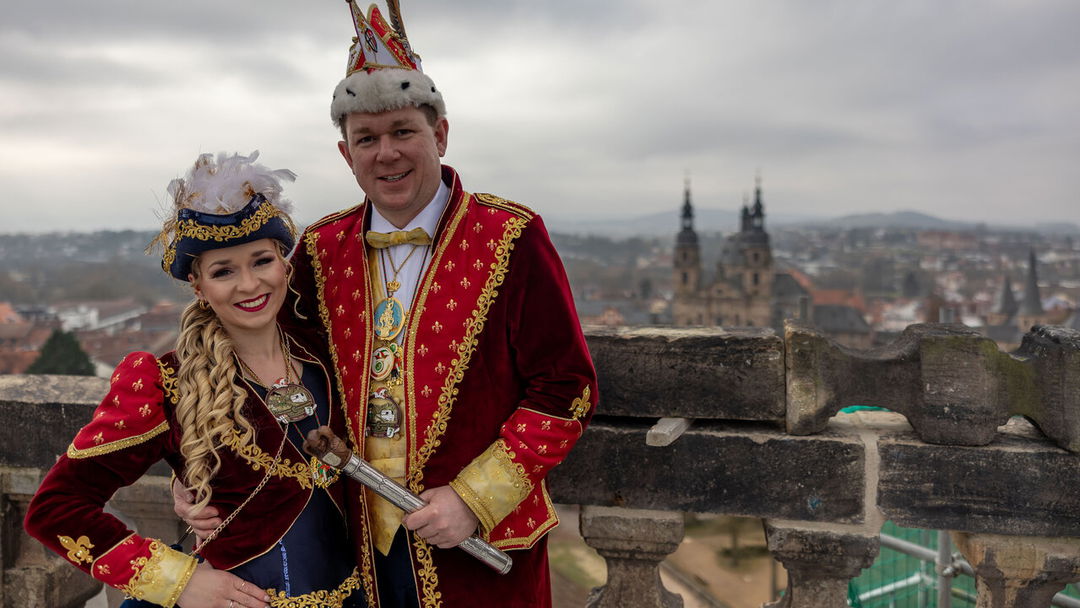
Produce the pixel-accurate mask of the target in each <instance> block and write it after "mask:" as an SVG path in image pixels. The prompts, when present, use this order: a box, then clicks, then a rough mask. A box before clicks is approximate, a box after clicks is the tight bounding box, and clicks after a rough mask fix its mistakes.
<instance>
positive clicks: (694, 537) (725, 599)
mask: <svg viewBox="0 0 1080 608" xmlns="http://www.w3.org/2000/svg"><path fill="white" fill-rule="evenodd" d="M559 519H560V520H562V523H561V525H560V526H559V527H558V528H556V529H555V530H554V531H553V532H552V534H551V536H550V540H549V545H548V551H549V554H550V558H551V583H552V599H553V603H554V606H555V608H581V607H583V606H584V605H585V598H586V597H587V595H588V593H589V590H590V589H592V588H593V587H597V586H600V585H602V584H603V583H604V581H605V580H606V578H607V567H606V565H605V563H604V560H603V558H601V557H600V556H599V555H597V554H596V552H595V551H593V550H592V549H591V548H589V546H588V545H586V544H585V541H584V540H583V539H582V538H581V536H580V534H579V532H578V514H577V509H576V508H568V507H567V508H560V510H559ZM733 536H734V537H735V538H736V539H737V540H736V541H735V542H736V543H737V545H736V546H737V547H738V550H737V551H736V552H735V553H736V554H737V555H738V556H739V559H738V561H737V563H733V561H732V558H731V554H732V551H731V549H732V544H733ZM774 577H775V580H774ZM660 579H661V581H663V583H664V586H665V587H667V589H668V590H670V591H673V592H675V593H678V594H680V595H681V596H682V597H683V605H684V608H760V607H761V605H762V604H763V603H765V602H767V601H771V600H772V599H774V596H773V589H774V588H775V589H783V588H784V587H785V586H786V585H787V579H786V575H785V573H784V569H783V567H782V566H780V565H779V564H776V563H775V562H774V561H773V559H772V558H771V557H770V555H769V553H768V551H767V550H766V549H765V534H764V531H763V530H762V528H761V520H758V519H749V518H735V517H719V516H693V515H691V516H688V522H687V529H686V537H685V538H684V539H683V542H682V544H681V545H679V548H678V549H677V550H676V551H675V553H673V554H672V555H671V556H669V557H668V559H667V560H665V561H664V565H663V566H662V567H661V572H660Z"/></svg>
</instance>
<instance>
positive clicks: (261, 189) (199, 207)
mask: <svg viewBox="0 0 1080 608" xmlns="http://www.w3.org/2000/svg"><path fill="white" fill-rule="evenodd" d="M258 158H259V151H258V150H256V151H254V152H252V153H251V154H250V155H248V156H241V155H239V154H233V155H227V154H225V153H224V152H221V153H219V154H218V155H217V159H216V160H215V159H214V155H213V154H201V155H199V158H198V159H197V160H196V161H195V166H194V167H192V168H191V169H190V170H189V171H188V172H187V175H185V176H184V177H182V178H177V179H174V180H172V181H171V182H169V187H168V192H169V194H170V195H171V196H172V197H173V204H174V205H175V207H176V208H177V209H181V208H184V207H187V208H190V209H194V210H195V211H201V212H203V213H213V214H217V215H224V214H228V213H235V212H237V211H239V210H241V209H243V208H244V206H245V205H247V204H248V203H249V202H251V197H252V196H255V195H256V194H262V195H263V196H265V197H266V199H267V200H269V201H270V203H271V204H272V205H274V206H275V207H277V208H278V209H280V210H282V211H284V212H285V213H289V214H291V213H292V209H293V207H292V201H290V200H289V199H286V198H284V197H282V196H281V182H282V180H287V181H290V182H291V181H293V180H295V179H296V174H295V173H293V172H292V171H289V170H288V169H268V168H266V167H265V166H263V165H260V164H258V163H256V162H255V160H256V159H258Z"/></svg>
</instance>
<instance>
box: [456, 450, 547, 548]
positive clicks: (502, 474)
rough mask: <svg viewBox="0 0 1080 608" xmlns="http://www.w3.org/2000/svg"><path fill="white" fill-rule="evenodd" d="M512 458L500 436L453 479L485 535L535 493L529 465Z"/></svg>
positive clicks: (462, 498)
mask: <svg viewBox="0 0 1080 608" xmlns="http://www.w3.org/2000/svg"><path fill="white" fill-rule="evenodd" d="M512 458H513V455H512V454H511V453H510V451H509V450H508V449H507V447H506V442H505V441H503V440H502V439H499V440H498V441H496V442H495V443H493V444H491V446H490V447H488V449H487V450H485V451H484V453H483V454H481V455H479V456H477V457H476V459H475V460H473V461H472V462H470V463H469V465H468V466H466V467H465V468H464V469H462V471H461V473H460V474H458V476H457V478H456V479H454V480H453V481H451V482H450V487H451V488H453V489H454V491H455V492H457V494H458V496H460V497H461V500H463V501H465V504H466V505H468V506H469V508H470V509H471V510H472V512H473V513H475V514H476V517H477V519H479V520H480V530H481V532H482V533H483V534H484V536H487V535H488V534H490V533H491V530H492V529H493V528H495V526H496V525H498V523H499V522H500V521H502V520H503V518H505V517H506V516H507V515H509V514H510V513H511V512H512V511H513V510H514V507H516V506H518V503H520V502H521V501H522V500H525V497H526V496H528V495H529V492H532V489H533V483H532V481H531V480H530V479H529V478H528V476H526V474H525V467H523V466H522V465H520V464H518V463H516V462H514V461H513V460H512Z"/></svg>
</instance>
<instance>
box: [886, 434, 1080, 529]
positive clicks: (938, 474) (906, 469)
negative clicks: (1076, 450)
mask: <svg viewBox="0 0 1080 608" xmlns="http://www.w3.org/2000/svg"><path fill="white" fill-rule="evenodd" d="M878 446H879V454H880V459H881V460H880V473H879V481H878V506H879V507H880V508H881V510H882V511H883V512H884V514H885V517H887V518H888V519H890V520H893V521H895V522H897V523H899V524H901V525H904V526H909V527H913V528H930V529H946V530H960V531H965V532H982V533H991V534H1015V535H1029V536H1072V537H1080V518H1078V517H1077V513H1080V456H1077V455H1076V454H1070V453H1068V452H1066V451H1064V450H1062V449H1061V448H1058V447H1056V446H1054V445H1053V444H1052V443H1051V442H1050V441H1048V440H1047V439H1046V438H1044V437H1042V436H1041V435H1040V434H1039V433H1038V432H1037V431H1036V430H1035V429H1034V428H1033V427H1031V425H1030V424H1029V423H1027V422H1026V421H1023V420H1021V419H1014V420H1013V421H1010V423H1009V425H1007V426H1006V427H1003V429H1002V432H1000V433H999V434H998V437H997V439H995V441H994V442H993V443H991V444H990V445H987V446H982V447H947V446H939V445H929V444H926V443H923V442H922V441H920V440H919V439H918V438H917V437H915V436H914V435H912V434H911V433H910V432H895V433H891V434H890V433H883V434H882V435H881V437H880V439H879V441H878Z"/></svg>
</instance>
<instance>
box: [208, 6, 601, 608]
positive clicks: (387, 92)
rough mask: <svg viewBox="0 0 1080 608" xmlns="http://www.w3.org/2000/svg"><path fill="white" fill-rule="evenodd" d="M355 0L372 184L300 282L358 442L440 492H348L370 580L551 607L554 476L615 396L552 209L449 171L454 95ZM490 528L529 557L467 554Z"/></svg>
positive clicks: (353, 107) (345, 95)
mask: <svg viewBox="0 0 1080 608" xmlns="http://www.w3.org/2000/svg"><path fill="white" fill-rule="evenodd" d="M350 7H351V10H352V14H353V19H354V23H355V25H356V32H357V37H356V38H355V39H354V44H353V46H352V48H351V49H350V61H349V69H348V72H347V76H346V78H345V79H344V80H342V81H341V83H340V84H339V85H338V86H337V88H336V90H335V94H334V99H333V102H332V104H331V114H332V119H333V121H334V123H335V125H336V126H338V127H339V128H340V129H341V133H342V138H343V140H342V141H340V142H339V143H338V148H339V150H340V152H341V155H342V157H343V158H344V159H345V161H346V163H348V165H349V167H350V169H351V171H352V173H353V175H354V176H355V177H356V181H357V183H358V184H359V185H360V187H361V188H362V189H363V190H364V192H365V194H366V195H367V196H366V199H365V201H364V202H363V203H362V204H360V205H358V206H356V207H353V208H351V209H347V210H345V211H342V212H340V213H336V214H333V215H330V216H328V217H326V218H323V219H322V220H319V221H318V222H316V223H314V224H312V225H311V226H310V227H309V228H308V229H307V230H306V231H305V233H304V235H303V237H302V239H301V244H300V245H299V247H298V249H297V253H296V254H295V256H294V259H293V262H294V266H295V269H296V271H295V276H294V278H293V284H294V286H295V287H296V288H297V290H298V292H299V293H300V294H302V295H301V297H300V298H299V303H298V304H299V311H300V312H301V314H303V313H305V312H306V316H308V317H309V318H310V319H312V320H313V321H314V322H315V323H316V324H317V325H318V327H319V329H320V330H321V331H322V332H323V333H324V334H325V337H326V340H327V342H328V344H329V348H330V354H331V357H332V359H333V361H334V367H335V378H334V381H335V382H336V384H337V387H338V391H339V393H340V397H341V400H342V401H343V402H344V409H345V415H346V422H347V426H348V429H349V437H348V439H349V442H350V443H351V444H352V445H353V447H354V449H355V451H356V452H357V453H358V454H360V455H362V456H363V457H364V458H365V459H367V460H368V461H369V462H371V463H372V464H373V465H375V466H376V467H377V468H379V469H380V470H382V471H383V472H384V473H386V474H387V475H389V476H391V477H394V478H396V479H397V480H398V481H400V482H401V483H403V484H404V485H406V486H407V487H409V488H410V489H411V490H413V491H414V492H416V493H419V494H420V496H421V497H422V498H423V499H424V500H425V501H426V502H427V503H428V504H427V506H426V507H424V508H422V509H420V510H418V511H416V512H414V513H412V514H409V515H403V513H402V512H401V511H400V510H398V509H396V508H395V507H393V506H392V505H389V504H388V503H386V502H385V501H383V500H382V499H381V498H378V497H377V496H375V495H374V494H372V493H371V492H370V491H364V490H363V489H362V488H360V487H359V486H354V487H353V488H352V490H351V491H350V492H349V494H350V497H351V502H350V504H349V508H350V514H349V515H350V520H351V521H352V522H353V528H352V530H351V533H352V534H353V535H354V536H355V538H356V542H357V545H358V548H357V550H358V556H357V562H358V563H359V564H360V566H361V569H362V570H363V572H362V575H363V579H364V589H365V591H366V592H367V595H368V598H369V602H370V604H371V605H372V606H375V605H381V606H384V607H385V606H424V607H434V606H444V607H446V608H453V607H457V606H463V607H464V606H508V607H514V606H522V607H533V606H550V604H551V598H550V579H549V575H548V564H547V550H546V537H545V534H546V533H547V532H548V531H549V530H551V529H552V528H554V527H555V525H557V524H558V519H557V517H556V515H555V510H554V508H553V507H552V504H551V500H550V498H549V497H548V494H547V490H546V487H545V485H544V477H545V476H546V474H547V472H548V471H549V470H550V469H551V468H552V467H554V466H555V465H557V464H558V463H559V462H561V461H562V460H563V458H564V457H565V456H566V454H567V453H568V452H569V450H570V448H571V447H572V446H573V444H574V442H575V441H576V440H577V438H578V437H579V436H580V435H581V433H582V431H583V430H584V426H585V425H586V424H587V422H588V420H589V418H590V416H591V414H592V411H593V406H594V404H595V403H596V396H597V391H596V380H595V372H594V370H593V366H592V362H591V360H590V358H589V354H588V350H587V348H586V345H585V341H584V338H583V336H582V334H581V329H580V325H579V323H578V320H577V315H576V313H575V310H574V306H573V300H572V297H571V294H570V289H569V286H568V284H567V280H566V275H565V272H564V271H563V268H562V264H561V262H560V260H559V257H558V255H557V253H556V252H555V250H554V248H553V246H552V245H551V242H550V239H549V238H548V235H547V232H546V230H545V228H544V225H543V222H542V221H541V220H540V218H539V216H537V215H536V214H534V213H533V212H532V211H530V210H529V209H527V208H526V207H524V206H522V205H519V204H516V203H513V202H510V201H507V200H504V199H501V198H499V197H496V196H492V195H489V194H471V193H469V192H466V191H465V190H464V189H463V187H462V184H461V183H460V181H459V179H458V176H457V173H456V172H455V171H454V170H453V169H452V168H450V167H447V166H443V165H441V162H440V158H441V157H442V156H443V155H444V154H445V152H446V147H447V141H448V133H449V124H448V122H447V119H446V109H445V105H444V102H443V99H442V95H441V93H440V92H439V91H438V90H437V89H436V87H435V85H434V83H433V82H432V81H431V79H430V78H428V77H427V76H426V75H424V74H423V73H422V72H420V70H419V65H418V58H417V57H416V56H415V55H414V54H413V53H412V51H411V49H410V47H409V44H408V42H407V40H406V39H405V36H404V29H403V28H402V27H401V25H400V24H401V21H400V16H399V15H398V14H397V10H396V2H391V3H390V8H391V19H392V21H393V23H394V27H393V28H391V27H390V26H389V25H388V24H387V23H386V21H385V20H384V19H383V17H382V16H381V15H380V14H379V11H378V9H377V8H375V7H374V6H373V7H372V9H371V12H370V14H369V15H368V16H367V17H365V16H364V14H363V13H362V12H361V10H360V9H359V8H358V7H357V6H356V5H355V3H354V2H350ZM312 296H314V297H312ZM211 521H212V520H211ZM474 532H478V533H479V534H480V535H481V536H482V537H483V538H485V539H486V540H489V541H490V542H491V543H492V544H494V545H495V546H497V547H499V548H501V549H504V550H506V551H508V552H509V553H510V555H511V557H512V558H513V559H514V565H513V568H512V569H511V570H510V572H509V573H508V574H506V575H499V574H498V573H495V572H494V571H492V570H490V569H488V568H487V567H486V566H484V565H483V564H481V562H479V561H477V560H475V559H473V558H471V557H470V556H468V555H467V554H465V553H464V552H462V551H461V550H459V549H454V548H453V547H455V546H456V545H457V544H458V543H459V542H460V541H461V540H463V539H464V538H466V537H468V536H469V535H470V534H472V533H474Z"/></svg>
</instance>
